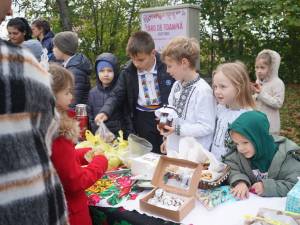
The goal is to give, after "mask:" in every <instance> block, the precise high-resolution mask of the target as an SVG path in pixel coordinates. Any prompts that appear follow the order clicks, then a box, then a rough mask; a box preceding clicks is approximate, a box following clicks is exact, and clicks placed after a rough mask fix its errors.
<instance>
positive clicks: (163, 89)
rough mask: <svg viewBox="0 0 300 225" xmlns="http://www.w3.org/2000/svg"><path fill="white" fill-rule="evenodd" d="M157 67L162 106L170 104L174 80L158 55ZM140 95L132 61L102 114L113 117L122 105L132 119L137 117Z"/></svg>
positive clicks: (120, 78)
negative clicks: (169, 99) (125, 107)
mask: <svg viewBox="0 0 300 225" xmlns="http://www.w3.org/2000/svg"><path fill="white" fill-rule="evenodd" d="M156 66H157V76H158V84H159V91H160V96H161V101H162V102H161V105H164V104H168V97H169V94H170V91H171V88H172V85H173V83H174V79H173V78H172V77H171V76H170V75H169V74H168V73H167V68H166V65H165V64H164V63H163V62H162V61H161V60H160V55H159V54H156ZM138 95H139V83H138V75H137V69H136V67H135V66H134V64H133V63H132V62H131V61H130V62H129V63H128V65H127V66H126V67H125V68H124V70H123V71H122V72H121V74H120V77H119V79H118V81H117V83H116V85H115V87H114V89H113V91H112V94H111V95H110V97H109V98H108V99H107V101H106V102H105V104H104V106H103V107H102V109H101V110H100V112H104V113H105V114H106V115H108V118H110V117H111V115H112V114H113V112H115V110H117V107H118V106H119V105H121V104H124V102H125V104H126V105H127V107H128V111H129V113H130V117H131V119H133V117H135V112H136V105H137V101H138Z"/></svg>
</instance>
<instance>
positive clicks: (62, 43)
mask: <svg viewBox="0 0 300 225" xmlns="http://www.w3.org/2000/svg"><path fill="white" fill-rule="evenodd" d="M53 44H54V46H55V47H57V48H58V49H59V50H60V51H61V52H63V53H65V54H67V55H70V56H71V55H74V54H75V53H76V51H77V48H78V36H77V34H76V33H75V32H72V31H64V32H60V33H58V34H56V35H55V37H54V39H53Z"/></svg>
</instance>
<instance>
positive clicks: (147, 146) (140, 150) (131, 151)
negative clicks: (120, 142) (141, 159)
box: [120, 134, 152, 168]
mask: <svg viewBox="0 0 300 225" xmlns="http://www.w3.org/2000/svg"><path fill="white" fill-rule="evenodd" d="M151 150H152V144H151V143H150V142H149V141H147V140H146V139H144V138H141V137H139V136H136V135H134V134H129V136H128V147H127V149H125V150H124V151H123V152H122V153H121V154H120V158H121V160H122V161H123V163H124V164H125V165H126V166H127V167H129V168H130V167H131V161H132V159H133V158H135V157H138V156H142V155H145V154H147V153H149V152H151Z"/></svg>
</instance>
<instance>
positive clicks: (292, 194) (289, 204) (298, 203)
mask: <svg viewBox="0 0 300 225" xmlns="http://www.w3.org/2000/svg"><path fill="white" fill-rule="evenodd" d="M285 210H286V211H289V212H294V213H300V180H298V182H297V183H296V184H295V186H294V187H293V188H292V189H291V190H290V191H289V192H288V194H287V199H286V205H285Z"/></svg>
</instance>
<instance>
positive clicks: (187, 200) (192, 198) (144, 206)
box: [140, 156, 202, 222]
mask: <svg viewBox="0 0 300 225" xmlns="http://www.w3.org/2000/svg"><path fill="white" fill-rule="evenodd" d="M170 168H182V169H183V171H187V172H188V174H189V175H190V176H189V179H188V180H184V179H183V177H179V180H180V182H181V183H180V185H177V183H176V182H177V181H176V182H175V183H172V182H173V180H174V179H173V178H172V179H170V180H169V178H167V179H166V175H167V174H168V172H169V171H170ZM186 168H187V169H186ZM201 171H202V165H201V164H197V163H194V162H191V161H187V160H183V159H175V158H169V157H167V156H161V157H160V160H159V162H158V164H157V167H156V170H155V173H154V176H153V179H152V181H151V183H152V185H153V186H155V188H154V189H153V190H152V191H151V192H150V193H148V194H147V195H146V196H145V197H144V198H142V199H140V209H141V210H143V211H145V212H150V213H153V214H157V215H160V216H163V217H165V218H169V219H171V220H173V221H176V222H180V221H181V220H182V219H183V218H184V217H185V216H186V215H187V214H188V213H189V212H190V211H191V210H192V209H193V208H194V207H195V202H196V192H197V188H198V184H199V180H200V176H201ZM175 173H176V172H175ZM181 178H182V179H181ZM176 180H177V179H176ZM169 181H170V184H169V183H168V182H169ZM185 181H186V182H185ZM159 188H161V189H163V190H164V191H167V192H169V193H171V194H175V195H179V197H180V198H181V199H184V203H183V204H182V205H181V206H180V207H179V209H178V210H171V209H167V208H163V207H159V206H157V205H153V204H150V203H148V200H149V199H150V198H153V197H154V195H155V191H156V190H157V189H159Z"/></svg>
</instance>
